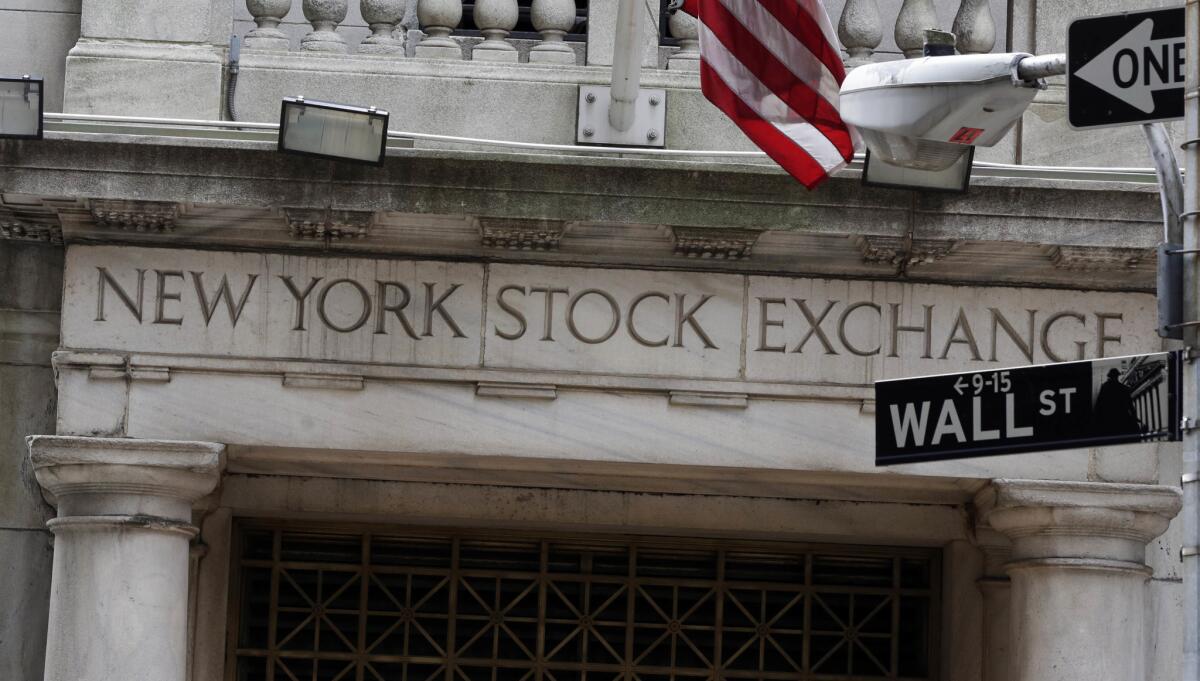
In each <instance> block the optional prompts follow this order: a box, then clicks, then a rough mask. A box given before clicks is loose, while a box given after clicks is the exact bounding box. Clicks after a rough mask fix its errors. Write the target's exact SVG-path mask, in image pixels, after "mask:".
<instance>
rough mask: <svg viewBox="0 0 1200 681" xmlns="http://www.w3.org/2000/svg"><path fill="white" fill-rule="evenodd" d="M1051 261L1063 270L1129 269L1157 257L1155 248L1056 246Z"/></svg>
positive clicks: (1052, 251)
mask: <svg viewBox="0 0 1200 681" xmlns="http://www.w3.org/2000/svg"><path fill="white" fill-rule="evenodd" d="M1049 256H1050V262H1052V263H1054V266H1055V267H1057V268H1059V269H1063V270H1076V271H1101V270H1110V271H1111V270H1128V269H1133V268H1135V267H1137V266H1139V265H1141V264H1143V263H1150V262H1152V261H1153V260H1154V258H1155V251H1154V249H1153V248H1095V247H1091V246H1055V247H1053V248H1052V249H1050V252H1049Z"/></svg>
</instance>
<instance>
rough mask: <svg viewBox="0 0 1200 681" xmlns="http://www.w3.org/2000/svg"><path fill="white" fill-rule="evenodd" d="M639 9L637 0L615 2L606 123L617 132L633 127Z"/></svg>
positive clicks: (639, 66)
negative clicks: (610, 81)
mask: <svg viewBox="0 0 1200 681" xmlns="http://www.w3.org/2000/svg"><path fill="white" fill-rule="evenodd" d="M639 10H641V1H640V0H619V2H618V4H617V34H616V36H615V37H614V38H613V65H612V89H611V90H610V97H611V99H610V101H609V104H608V123H609V125H611V126H612V127H613V128H614V129H616V130H620V131H621V132H625V131H626V130H629V128H631V127H633V119H634V115H633V114H634V110H633V109H634V104H636V103H637V98H638V86H639V85H640V84H641V80H642V13H641V12H640V11H639Z"/></svg>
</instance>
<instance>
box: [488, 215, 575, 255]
mask: <svg viewBox="0 0 1200 681" xmlns="http://www.w3.org/2000/svg"><path fill="white" fill-rule="evenodd" d="M566 226H567V223H565V222H563V221H561V220H521V219H510V218H479V236H480V242H481V243H482V244H483V246H484V248H503V249H506V250H509V251H557V250H558V243H559V241H560V240H561V239H562V235H563V232H565V231H566Z"/></svg>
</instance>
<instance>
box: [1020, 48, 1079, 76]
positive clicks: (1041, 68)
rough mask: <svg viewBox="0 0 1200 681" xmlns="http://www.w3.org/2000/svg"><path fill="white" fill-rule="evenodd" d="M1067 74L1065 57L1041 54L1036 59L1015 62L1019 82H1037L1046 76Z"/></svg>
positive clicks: (1062, 53)
mask: <svg viewBox="0 0 1200 681" xmlns="http://www.w3.org/2000/svg"><path fill="white" fill-rule="evenodd" d="M1066 72H1067V55H1066V53H1064V52H1059V53H1057V54H1043V55H1040V56H1037V57H1025V58H1024V59H1022V60H1021V61H1019V62H1017V75H1018V76H1020V78H1021V80H1037V79H1038V78H1046V77H1047V76H1061V75H1063V74H1064V73H1066Z"/></svg>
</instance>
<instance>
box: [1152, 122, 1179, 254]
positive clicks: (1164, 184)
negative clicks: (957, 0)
mask: <svg viewBox="0 0 1200 681" xmlns="http://www.w3.org/2000/svg"><path fill="white" fill-rule="evenodd" d="M1142 132H1144V133H1146V145H1147V146H1148V147H1149V148H1150V160H1151V161H1153V162H1154V171H1155V173H1156V174H1157V175H1158V195H1159V199H1160V200H1161V201H1162V212H1163V241H1165V242H1167V243H1169V244H1182V243H1183V230H1182V229H1181V228H1180V223H1179V216H1180V215H1181V214H1182V213H1183V176H1182V174H1181V173H1180V172H1179V162H1178V161H1176V160H1175V148H1174V147H1173V146H1172V145H1171V138H1170V137H1169V136H1168V135H1167V128H1166V126H1164V125H1163V124H1162V123H1147V124H1145V125H1143V126H1142Z"/></svg>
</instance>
